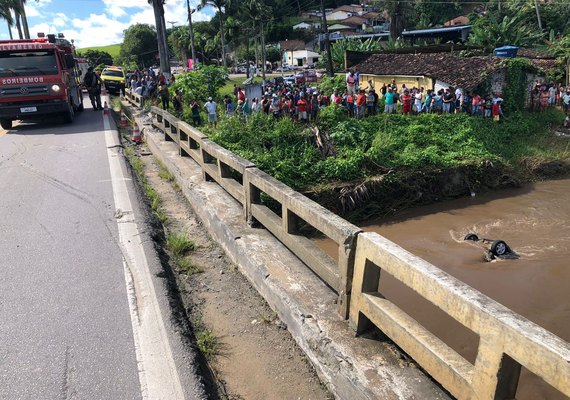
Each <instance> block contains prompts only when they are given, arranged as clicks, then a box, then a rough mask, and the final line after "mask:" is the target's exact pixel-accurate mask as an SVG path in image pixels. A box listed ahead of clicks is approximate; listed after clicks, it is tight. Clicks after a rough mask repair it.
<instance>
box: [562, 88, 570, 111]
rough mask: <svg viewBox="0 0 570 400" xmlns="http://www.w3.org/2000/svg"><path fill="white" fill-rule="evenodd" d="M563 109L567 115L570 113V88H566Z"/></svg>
mask: <svg viewBox="0 0 570 400" xmlns="http://www.w3.org/2000/svg"><path fill="white" fill-rule="evenodd" d="M562 107H563V108H564V112H565V113H566V114H568V112H570V86H569V87H567V88H566V93H564V95H563V96H562Z"/></svg>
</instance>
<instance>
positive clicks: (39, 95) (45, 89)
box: [0, 35, 83, 129]
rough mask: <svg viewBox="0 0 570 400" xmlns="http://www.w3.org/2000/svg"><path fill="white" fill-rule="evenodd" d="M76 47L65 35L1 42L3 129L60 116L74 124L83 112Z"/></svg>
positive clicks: (0, 111) (0, 122) (1, 123)
mask: <svg viewBox="0 0 570 400" xmlns="http://www.w3.org/2000/svg"><path fill="white" fill-rule="evenodd" d="M73 50H74V48H73V45H72V44H71V43H70V42H69V41H68V40H66V39H64V38H63V36H62V35H59V37H56V36H55V35H48V37H47V38H38V39H27V40H0V125H1V126H2V128H4V129H10V128H11V127H12V121H14V120H37V119H40V118H43V117H45V116H48V115H54V114H59V115H61V116H63V120H64V122H72V121H73V118H74V115H75V112H76V111H83V94H82V92H81V87H80V85H79V83H78V82H79V80H78V79H77V77H78V76H79V75H80V72H79V71H78V69H77V63H76V61H75V59H74V56H73Z"/></svg>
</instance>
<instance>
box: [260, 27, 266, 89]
mask: <svg viewBox="0 0 570 400" xmlns="http://www.w3.org/2000/svg"><path fill="white" fill-rule="evenodd" d="M260 25H261V62H262V63H263V66H262V67H261V76H262V79H263V83H264V84H265V67H266V61H265V60H266V58H265V31H264V28H263V20H262V21H261V22H260Z"/></svg>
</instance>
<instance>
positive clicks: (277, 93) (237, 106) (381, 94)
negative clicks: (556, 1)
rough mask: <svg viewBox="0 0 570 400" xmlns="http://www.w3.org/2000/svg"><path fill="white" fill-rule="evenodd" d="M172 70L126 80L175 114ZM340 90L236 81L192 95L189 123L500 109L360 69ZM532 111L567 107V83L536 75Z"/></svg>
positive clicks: (495, 97) (475, 96)
mask: <svg viewBox="0 0 570 400" xmlns="http://www.w3.org/2000/svg"><path fill="white" fill-rule="evenodd" d="M174 81H175V78H174V76H172V77H171V78H170V79H168V80H167V79H166V78H165V76H164V75H163V74H162V73H160V72H159V73H157V74H155V73H154V72H153V71H152V70H146V71H135V72H133V73H131V74H130V75H129V77H128V84H127V85H128V86H129V87H130V88H131V89H133V90H134V91H135V93H138V94H140V95H142V96H143V97H144V98H155V99H156V100H157V101H159V102H161V103H162V107H163V108H164V109H168V108H169V107H170V103H171V102H172V106H173V108H174V112H175V114H177V115H182V113H183V108H184V101H183V97H182V93H181V92H180V91H176V92H175V93H174V96H173V97H172V98H171V95H170V91H169V87H170V85H172V83H174ZM345 83H346V86H345V87H344V90H338V89H335V90H333V92H332V93H326V92H325V91H323V90H320V89H318V88H317V87H312V86H310V85H308V84H306V83H304V84H295V83H288V82H286V81H284V80H282V79H278V78H276V79H273V80H271V81H268V82H266V83H265V84H264V85H263V86H262V95H261V96H260V97H255V98H253V99H248V98H246V94H245V92H244V90H243V89H242V88H241V87H238V86H237V85H234V92H233V96H232V95H226V96H224V98H223V103H222V104H221V105H220V106H218V104H217V103H216V102H215V101H214V99H212V98H209V99H208V101H207V102H206V103H205V104H204V105H203V106H201V105H200V104H199V103H198V101H197V100H191V101H190V104H189V106H190V110H191V116H192V123H193V124H194V125H196V126H200V125H201V124H202V120H201V116H200V115H201V112H202V111H205V113H206V114H207V119H208V123H209V124H214V125H215V124H216V122H217V119H218V112H219V111H221V113H223V114H224V115H225V116H226V117H232V116H238V117H239V118H241V119H244V120H247V119H248V118H249V117H250V116H251V115H252V114H254V113H264V114H267V115H272V116H273V117H274V118H282V117H289V118H292V119H295V120H299V121H314V120H316V118H317V117H318V114H319V112H320V111H321V110H322V109H323V108H325V107H329V106H331V105H332V106H334V107H339V108H342V109H343V110H344V111H345V112H346V114H347V115H348V116H349V117H355V118H365V117H367V116H372V115H376V114H378V113H380V112H384V113H387V114H393V113H397V112H401V113H402V114H404V115H416V114H421V113H428V114H455V113H466V114H469V115H472V116H481V117H488V118H490V117H493V118H494V119H496V120H498V119H500V118H501V117H502V116H503V115H504V114H503V109H502V104H503V102H504V100H503V98H502V97H501V96H500V95H499V94H498V93H494V94H489V95H483V94H481V93H478V92H476V91H463V90H461V89H459V88H454V87H448V88H441V89H439V90H437V91H436V90H431V89H428V90H425V89H424V88H423V87H411V88H408V87H406V85H405V84H401V85H398V84H397V83H396V81H395V80H392V81H391V82H390V83H384V84H382V86H381V87H380V88H379V90H378V91H376V88H375V86H374V84H373V82H372V81H371V80H369V81H368V82H366V86H365V85H362V83H361V82H360V74H359V72H358V70H349V71H347V72H346V75H345ZM529 98H530V106H531V110H533V111H544V110H545V109H546V108H547V107H552V106H561V107H562V108H563V109H564V111H565V112H566V113H569V112H570V86H569V87H563V86H561V85H556V84H547V83H545V82H542V81H537V82H535V84H534V85H533V87H532V90H531V93H530V94H529Z"/></svg>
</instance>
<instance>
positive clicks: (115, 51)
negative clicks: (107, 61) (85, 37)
mask: <svg viewBox="0 0 570 400" xmlns="http://www.w3.org/2000/svg"><path fill="white" fill-rule="evenodd" d="M76 50H77V52H78V53H84V52H86V51H87V50H98V51H105V52H107V53H109V54H110V55H111V57H113V58H116V57H118V56H119V52H120V51H121V45H120V44H111V45H109V46H98V47H84V48H82V49H76Z"/></svg>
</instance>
